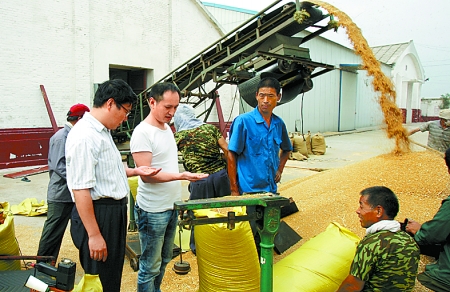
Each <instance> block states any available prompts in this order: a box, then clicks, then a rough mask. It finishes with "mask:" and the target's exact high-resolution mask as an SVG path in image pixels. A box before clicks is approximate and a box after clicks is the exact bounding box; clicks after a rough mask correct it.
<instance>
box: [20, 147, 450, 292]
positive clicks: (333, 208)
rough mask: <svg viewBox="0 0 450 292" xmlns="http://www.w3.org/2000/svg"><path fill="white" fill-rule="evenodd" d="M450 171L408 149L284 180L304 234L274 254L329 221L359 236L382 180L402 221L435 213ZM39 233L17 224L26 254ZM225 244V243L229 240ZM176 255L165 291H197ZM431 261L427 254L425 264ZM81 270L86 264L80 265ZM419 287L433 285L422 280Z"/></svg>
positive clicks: (126, 277)
mask: <svg viewBox="0 0 450 292" xmlns="http://www.w3.org/2000/svg"><path fill="white" fill-rule="evenodd" d="M448 180H449V174H448V173H447V170H446V166H445V163H444V160H443V158H442V157H440V156H439V155H437V154H435V153H432V152H430V151H423V152H413V153H406V154H404V155H401V156H394V155H391V154H386V155H381V156H378V157H375V158H372V159H369V160H366V161H363V162H359V163H356V164H353V165H350V166H347V167H344V168H340V169H335V170H327V171H323V172H320V173H317V174H315V175H313V176H309V177H306V178H301V179H297V180H293V181H290V182H287V183H284V184H283V185H282V187H281V188H280V189H279V191H280V193H281V195H282V196H284V197H292V198H293V199H294V200H295V202H296V204H297V207H298V208H299V212H297V213H295V214H292V215H290V216H288V217H286V218H284V220H285V221H286V222H287V223H288V224H289V225H290V226H291V227H292V228H294V229H295V230H296V231H297V233H299V234H300V235H301V236H302V237H303V239H302V240H301V241H300V242H299V243H298V244H296V245H295V246H293V247H292V248H291V249H289V250H288V251H286V252H285V253H284V254H282V255H276V254H275V259H274V261H275V263H276V262H277V261H279V260H280V259H281V258H283V257H285V256H286V255H288V254H290V253H291V252H293V251H294V250H295V249H297V248H298V247H299V246H301V245H302V244H303V243H304V242H306V241H307V240H308V239H310V238H311V237H313V236H315V235H317V234H319V233H321V232H322V231H324V230H325V228H326V227H327V226H328V224H329V223H330V222H332V221H336V222H338V223H340V224H341V225H343V226H345V227H347V228H349V229H350V230H352V231H353V232H355V233H356V234H358V235H359V236H363V235H364V229H362V228H361V227H360V225H359V220H358V218H357V215H356V214H355V210H356V208H357V207H358V200H359V191H361V190H362V189H364V188H366V187H369V186H374V185H383V186H387V187H389V188H391V189H392V190H393V191H394V192H395V193H396V194H397V195H398V197H399V200H400V213H399V215H398V217H397V219H398V220H399V221H403V220H404V218H405V217H409V218H413V219H415V220H417V221H419V222H423V221H425V220H428V219H431V218H432V216H433V215H434V214H435V213H436V211H437V209H438V208H439V206H440V202H441V200H442V199H443V198H444V197H446V196H447V194H448V192H447V182H448ZM33 234H35V235H36V236H35V237H34V238H39V236H40V230H30V227H26V226H17V225H16V236H17V239H18V241H19V245H20V247H21V250H22V253H23V254H28V255H30V254H35V253H36V250H37V244H38V242H37V240H29V239H30V238H32V235H33ZM224 248H226V243H224ZM60 254H61V255H63V256H64V257H67V258H72V259H75V260H76V261H77V259H78V254H77V250H76V249H75V248H74V246H73V244H72V242H71V239H70V234H66V236H65V238H64V242H63V245H62V250H61V253H60ZM178 260H179V258H177V259H174V260H173V261H172V262H171V263H170V264H169V266H168V269H167V272H166V276H165V278H164V283H163V287H162V289H163V291H181V292H184V291H186V292H187V291H197V289H198V273H197V262H196V258H195V256H193V255H192V253H190V252H189V253H186V254H184V256H183V261H187V262H189V263H190V264H191V268H192V270H191V272H190V273H189V274H187V275H183V276H180V275H177V274H175V273H174V272H173V271H172V267H173V263H174V262H175V261H178ZM427 262H429V258H426V257H423V260H422V263H421V267H420V269H423V267H424V264H425V263H427ZM78 274H79V275H82V269H81V267H80V266H79V267H78ZM136 279H137V273H136V272H133V270H132V269H131V268H130V266H129V262H128V261H127V260H126V261H125V265H124V270H123V279H122V291H127V292H128V291H136ZM415 291H428V290H426V289H425V288H423V287H422V286H421V285H420V284H418V285H416V289H415Z"/></svg>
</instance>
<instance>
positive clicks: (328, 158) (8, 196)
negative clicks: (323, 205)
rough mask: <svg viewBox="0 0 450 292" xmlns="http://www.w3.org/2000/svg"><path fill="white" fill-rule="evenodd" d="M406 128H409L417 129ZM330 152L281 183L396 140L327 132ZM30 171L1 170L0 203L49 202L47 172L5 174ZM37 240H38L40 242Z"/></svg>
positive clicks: (32, 221) (293, 165) (423, 138)
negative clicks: (7, 176) (24, 174)
mask: <svg viewBox="0 0 450 292" xmlns="http://www.w3.org/2000/svg"><path fill="white" fill-rule="evenodd" d="M416 126H417V124H416V125H413V126H408V125H407V126H406V128H412V127H416ZM324 136H325V142H326V144H327V149H326V153H325V155H319V156H318V155H312V156H310V157H309V158H308V159H307V160H305V161H294V160H289V161H288V162H287V164H286V167H285V170H284V172H283V176H282V179H281V182H280V183H281V184H283V183H286V182H288V181H290V180H293V179H296V178H300V177H305V176H309V175H314V174H316V173H318V170H322V169H330V168H339V167H343V166H346V165H349V164H352V163H356V162H359V161H362V160H365V159H368V158H371V157H374V156H377V155H380V154H384V153H389V152H391V151H392V150H393V149H394V141H393V140H389V139H388V138H387V136H386V133H385V131H384V130H381V129H364V130H358V131H350V132H344V133H324ZM427 138H428V133H427V132H425V133H421V132H419V133H416V134H414V136H411V139H412V140H413V141H416V142H418V143H420V144H423V145H426V142H427ZM411 148H412V150H414V151H422V150H425V149H424V148H423V147H420V146H417V145H415V144H411ZM30 168H32V167H27V168H14V169H1V170H0V202H4V201H7V202H9V203H10V204H11V205H17V204H19V203H21V202H22V201H23V200H25V199H27V198H36V199H37V200H38V201H41V200H46V196H47V184H48V173H47V172H46V173H41V174H36V175H30V176H27V178H28V180H29V181H28V182H26V181H22V180H21V178H16V179H11V178H5V177H3V175H5V174H10V173H14V172H18V171H21V170H25V169H30ZM182 185H183V198H187V197H188V191H187V185H188V182H185V181H183V182H182ZM14 221H15V224H16V225H22V224H23V225H28V226H31V227H38V228H42V226H43V224H44V221H45V216H38V217H26V216H19V215H16V216H15V217H14ZM37 240H38V239H37Z"/></svg>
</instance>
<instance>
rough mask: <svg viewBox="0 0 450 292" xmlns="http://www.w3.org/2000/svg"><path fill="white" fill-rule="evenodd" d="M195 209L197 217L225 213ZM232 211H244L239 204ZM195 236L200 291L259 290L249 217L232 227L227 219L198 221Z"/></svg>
mask: <svg viewBox="0 0 450 292" xmlns="http://www.w3.org/2000/svg"><path fill="white" fill-rule="evenodd" d="M198 211H199V212H196V213H195V215H196V217H201V216H202V215H206V216H207V217H209V218H214V217H224V215H221V214H219V213H216V212H213V211H210V210H198ZM235 212H236V215H237V216H239V215H244V211H243V209H242V208H236V210H235ZM201 213H203V214H201ZM194 236H195V245H196V248H197V263H198V274H199V290H198V291H199V292H217V291H221V292H234V291H236V292H238V291H239V292H242V291H246V292H252V291H254V292H259V281H260V280H259V279H260V268H259V261H258V254H257V252H256V247H255V242H254V239H253V234H252V231H251V228H250V224H249V222H248V221H244V222H239V223H236V228H235V229H233V230H229V229H227V225H226V223H220V224H209V225H197V226H195V233H194ZM286 291H288V290H286Z"/></svg>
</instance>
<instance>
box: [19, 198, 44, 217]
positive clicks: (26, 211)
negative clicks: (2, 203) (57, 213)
mask: <svg viewBox="0 0 450 292" xmlns="http://www.w3.org/2000/svg"><path fill="white" fill-rule="evenodd" d="M47 210H48V206H47V204H45V201H44V200H42V201H41V202H38V200H37V199H36V198H28V199H25V200H23V201H22V202H21V203H20V204H19V205H12V206H11V212H12V213H13V214H15V215H25V216H39V215H44V214H47Z"/></svg>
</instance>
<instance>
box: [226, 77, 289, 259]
mask: <svg viewBox="0 0 450 292" xmlns="http://www.w3.org/2000/svg"><path fill="white" fill-rule="evenodd" d="M280 90H281V86H280V83H279V82H278V80H276V79H275V78H272V77H268V78H263V79H261V81H260V82H259V84H258V88H257V91H256V100H257V101H258V105H257V107H256V108H255V109H254V110H253V111H251V112H248V113H245V114H242V115H240V116H238V117H236V119H234V121H233V123H232V124H231V128H230V141H229V144H228V157H227V158H228V166H227V167H228V176H229V179H230V188H231V195H232V196H239V195H242V194H244V193H264V192H270V193H276V192H277V183H278V182H279V181H280V179H281V174H282V173H283V169H284V166H285V164H286V161H287V160H288V158H289V154H290V152H291V151H292V144H291V141H290V140H289V136H288V133H287V129H286V125H285V124H284V122H283V120H282V119H281V118H280V117H278V116H276V115H274V114H273V113H272V112H273V109H274V108H275V106H276V105H277V103H278V102H279V101H280V99H281V93H280ZM280 149H281V151H282V152H281V154H280ZM255 211H256V209H255V206H248V207H247V214H252V213H254V212H255ZM250 225H251V227H252V231H253V236H254V238H255V244H256V249H257V251H258V254H260V246H259V243H260V236H259V233H258V232H257V228H256V222H255V221H250Z"/></svg>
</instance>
